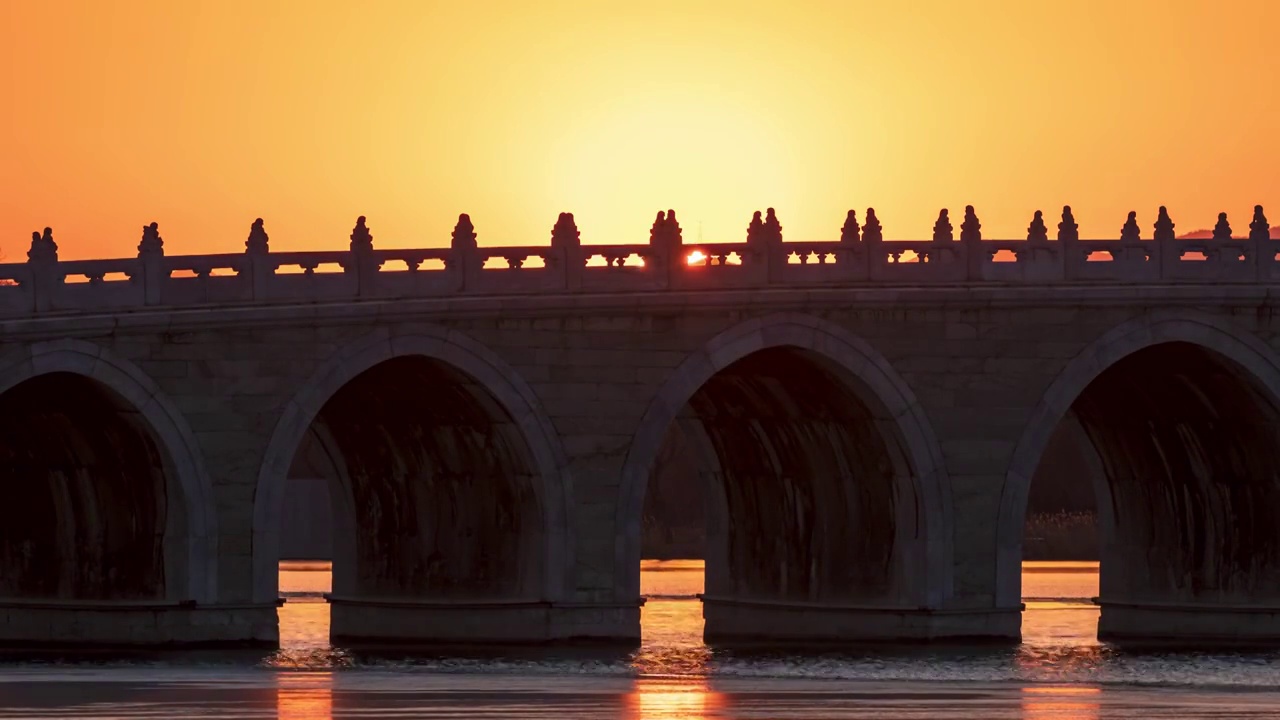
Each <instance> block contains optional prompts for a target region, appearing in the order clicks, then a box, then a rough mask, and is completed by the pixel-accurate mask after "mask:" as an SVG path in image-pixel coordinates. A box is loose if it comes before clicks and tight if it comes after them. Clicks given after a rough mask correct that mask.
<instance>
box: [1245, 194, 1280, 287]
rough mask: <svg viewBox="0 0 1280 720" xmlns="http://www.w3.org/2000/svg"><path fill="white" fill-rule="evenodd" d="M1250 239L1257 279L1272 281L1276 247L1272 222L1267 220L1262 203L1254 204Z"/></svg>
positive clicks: (1250, 224)
mask: <svg viewBox="0 0 1280 720" xmlns="http://www.w3.org/2000/svg"><path fill="white" fill-rule="evenodd" d="M1249 240H1250V245H1251V247H1250V251H1251V252H1252V253H1253V257H1254V263H1255V265H1256V268H1255V272H1256V273H1257V279H1258V280H1259V281H1261V282H1270V280H1271V269H1272V268H1273V267H1274V266H1275V264H1276V248H1275V243H1274V242H1273V241H1272V240H1271V223H1269V222H1267V216H1266V215H1265V214H1264V213H1263V212H1262V206H1261V205H1254V206H1253V220H1252V221H1251V222H1250V223H1249Z"/></svg>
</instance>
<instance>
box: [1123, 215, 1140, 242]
mask: <svg viewBox="0 0 1280 720" xmlns="http://www.w3.org/2000/svg"><path fill="white" fill-rule="evenodd" d="M1120 239H1121V240H1124V241H1126V242H1132V241H1136V240H1141V239H1142V230H1140V229H1139V228H1138V213H1136V212H1134V211H1133V210H1130V211H1129V219H1128V220H1125V221H1124V227H1122V228H1120Z"/></svg>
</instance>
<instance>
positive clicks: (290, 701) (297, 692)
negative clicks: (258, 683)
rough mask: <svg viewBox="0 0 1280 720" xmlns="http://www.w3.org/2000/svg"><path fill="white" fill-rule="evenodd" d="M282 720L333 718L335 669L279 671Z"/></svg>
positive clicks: (278, 708) (278, 709)
mask: <svg viewBox="0 0 1280 720" xmlns="http://www.w3.org/2000/svg"><path fill="white" fill-rule="evenodd" d="M276 717H277V718H279V720H304V718H305V719H306V720H332V718H333V673H331V672H307V673H280V674H279V675H278V676H277V680H276Z"/></svg>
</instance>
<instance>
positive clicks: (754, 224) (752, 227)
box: [747, 210, 764, 245]
mask: <svg viewBox="0 0 1280 720" xmlns="http://www.w3.org/2000/svg"><path fill="white" fill-rule="evenodd" d="M761 242H764V220H762V219H761V218H760V211H759V210H757V211H755V213H754V214H752V215H751V223H750V224H748V225H747V243H748V244H751V245H755V244H757V243H761Z"/></svg>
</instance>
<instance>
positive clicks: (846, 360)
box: [619, 317, 950, 640]
mask: <svg viewBox="0 0 1280 720" xmlns="http://www.w3.org/2000/svg"><path fill="white" fill-rule="evenodd" d="M756 322H757V323H758V324H756V325H754V326H753V325H748V326H746V327H744V328H741V329H735V330H731V331H730V332H729V333H726V335H724V336H721V337H720V338H717V339H716V340H715V341H713V342H712V343H711V344H710V346H709V348H710V350H709V352H708V353H707V354H706V355H705V356H694V357H693V358H691V359H690V360H689V361H687V362H686V363H685V364H684V365H683V366H682V367H681V368H679V369H677V371H676V373H675V375H674V376H673V378H672V380H671V381H669V383H668V385H667V387H665V388H664V389H663V390H662V391H661V392H660V395H659V398H658V399H657V400H655V402H654V404H653V406H652V407H651V409H650V412H649V413H647V414H646V418H645V421H643V422H642V425H641V429H640V431H639V432H638V433H637V438H636V441H635V443H634V444H633V448H632V451H631V453H630V455H629V457H628V461H627V467H626V469H625V470H624V486H628V487H630V488H631V489H637V490H638V493H639V494H640V496H641V497H640V498H638V499H634V500H628V499H627V498H626V497H625V496H624V499H623V502H622V504H621V505H620V508H619V511H620V512H628V511H629V510H630V511H633V512H636V514H635V515H632V516H626V515H624V516H622V517H620V520H619V522H620V523H622V525H623V527H624V532H623V542H624V543H627V544H626V545H624V551H623V552H622V553H620V556H621V557H623V558H624V559H626V558H630V559H632V562H633V563H634V564H630V566H629V567H627V568H620V571H619V572H620V574H621V573H623V572H625V573H627V575H624V576H623V577H624V578H636V577H637V575H638V571H639V568H640V565H641V563H640V560H641V547H642V546H643V545H644V542H643V540H644V539H645V536H646V535H647V536H648V537H649V538H650V539H651V538H652V536H653V535H654V532H653V530H654V529H653V527H652V524H653V520H652V515H653V508H654V506H655V498H654V497H652V496H651V493H653V492H663V493H671V492H672V489H673V488H672V487H671V482H670V479H669V478H667V477H664V476H663V473H669V472H670V471H671V467H670V466H671V463H670V458H671V456H672V455H674V454H680V455H683V458H682V459H681V460H682V461H681V462H680V463H679V465H681V466H683V468H684V470H683V472H684V474H685V476H686V477H688V478H689V481H688V482H696V484H697V485H698V489H699V493H698V495H699V496H700V499H701V500H702V503H703V505H702V506H703V508H704V510H703V517H702V518H701V520H702V522H704V523H705V548H704V558H705V568H706V570H705V590H704V594H703V598H702V599H703V616H704V618H705V619H706V625H705V628H704V635H705V637H707V638H708V639H710V640H718V639H725V640H734V639H747V638H749V637H751V636H757V637H764V636H770V635H772V634H774V633H773V631H774V630H775V628H761V627H758V626H757V627H754V628H753V627H750V624H751V622H753V621H752V620H751V619H750V618H751V617H755V616H756V615H757V614H758V613H756V612H755V610H746V611H745V612H744V611H743V609H744V608H757V609H758V608H761V607H769V608H772V609H773V610H779V611H784V612H786V611H785V610H784V608H791V609H795V608H799V607H801V606H821V607H827V608H842V609H849V608H863V609H867V608H873V607H885V606H910V607H914V608H919V607H922V606H928V605H930V604H936V603H939V602H941V600H942V598H944V597H946V595H947V594H948V593H949V590H950V587H949V578H950V573H949V563H950V557H948V556H945V555H944V554H943V553H939V552H937V550H938V545H931V539H932V540H933V541H935V542H936V541H937V540H938V538H936V537H935V536H934V535H933V534H932V533H935V532H938V531H939V524H940V523H941V522H942V520H941V518H940V517H939V515H940V512H939V511H940V509H941V508H942V505H943V503H944V502H946V499H944V498H943V497H942V495H941V494H937V493H936V485H937V483H938V480H939V473H937V472H936V471H935V470H934V468H935V467H936V465H935V464H934V463H935V458H936V457H937V456H936V455H935V454H933V453H932V452H931V451H930V441H931V439H932V436H931V434H929V433H928V432H927V429H926V427H925V426H924V425H921V424H918V423H917V420H919V419H920V417H919V416H918V415H917V414H916V413H917V409H916V408H915V406H914V399H913V398H911V397H910V395H909V393H907V392H906V391H905V385H904V384H901V382H900V380H897V378H896V376H894V375H892V371H891V370H887V363H884V362H883V361H882V360H880V359H879V358H878V357H877V356H875V355H874V351H872V350H871V349H870V348H869V346H866V345H865V344H863V343H860V342H858V341H856V339H853V338H851V337H848V336H847V335H846V334H845V333H843V331H840V330H839V329H837V328H831V327H830V326H827V325H825V324H823V323H821V322H820V321H816V320H814V319H811V318H806V317H801V318H798V319H797V318H794V317H783V318H772V319H768V320H764V321H756ZM762 325H763V331H762ZM872 358H875V359H876V362H874V363H872V362H869V361H870V360H871V359H872ZM674 401H678V402H674ZM664 408H674V409H672V410H667V411H666V412H664V411H663V409H664ZM659 423H661V425H660V427H658V425H659ZM650 433H654V436H656V437H658V438H660V439H659V440H656V441H652V440H648V438H649V437H651V436H650V435H649V434H650ZM676 448H678V450H676ZM642 450H643V451H644V452H645V454H641V452H640V451H642ZM657 458H663V459H664V460H665V461H666V464H664V465H660V464H659V463H657V462H656V459H657ZM637 475H639V477H637ZM694 476H696V480H694ZM631 483H634V484H631ZM685 496H689V497H688V498H686V497H685ZM693 502H694V500H693V495H692V494H691V493H690V491H689V489H688V488H687V487H686V488H683V492H682V493H681V496H680V499H679V500H678V501H677V502H676V503H674V504H675V505H677V506H679V507H681V508H682V509H683V510H685V511H686V512H687V513H691V512H692V510H691V508H689V505H691V504H692V503H693ZM662 504H665V505H668V506H670V505H672V504H673V503H672V502H671V501H670V500H666V502H664V503H662ZM646 516H648V519H647V520H646ZM697 520H698V518H697V517H696V514H695V515H694V517H693V521H694V522H696V521H697ZM931 522H933V523H934V524H933V525H932V526H931V525H930V523H931ZM646 523H647V524H648V525H649V526H650V527H648V528H646V527H645V525H646ZM672 534H673V535H674V534H675V533H672ZM684 535H685V536H686V537H690V536H692V537H696V532H690V531H689V530H688V529H687V528H684ZM632 538H635V539H632ZM650 547H652V543H650ZM636 584H637V585H638V582H637V583H636ZM630 587H634V586H630ZM628 589H629V587H628V586H626V585H624V586H623V588H622V590H621V592H627V591H628ZM649 589H650V590H652V589H653V588H649ZM650 602H652V601H650ZM648 611H649V610H646V612H648ZM793 614H794V615H802V614H803V613H793ZM756 619H757V620H758V618H756ZM777 630H778V632H777V633H776V635H777V636H778V637H783V636H786V635H787V633H788V632H791V631H794V632H795V633H796V636H814V635H821V634H822V633H823V632H825V631H824V630H821V629H818V630H816V631H815V629H814V628H813V627H806V628H802V629H796V628H792V629H791V630H788V629H785V628H777ZM856 632H857V631H855V633H856ZM839 634H840V633H839V632H832V633H831V637H832V639H836V638H837V637H838V636H839Z"/></svg>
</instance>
